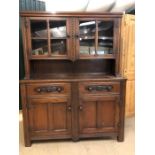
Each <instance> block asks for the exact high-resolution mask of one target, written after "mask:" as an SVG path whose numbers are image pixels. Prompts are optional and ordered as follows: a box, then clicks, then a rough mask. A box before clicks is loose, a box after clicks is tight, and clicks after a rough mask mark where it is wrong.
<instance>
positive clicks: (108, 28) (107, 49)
mask: <svg viewBox="0 0 155 155" xmlns="http://www.w3.org/2000/svg"><path fill="white" fill-rule="evenodd" d="M113 25H114V24H113V21H98V47H97V54H98V55H103V54H112V53H113Z"/></svg>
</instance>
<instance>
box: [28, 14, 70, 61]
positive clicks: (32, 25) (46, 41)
mask: <svg viewBox="0 0 155 155" xmlns="http://www.w3.org/2000/svg"><path fill="white" fill-rule="evenodd" d="M27 22H28V24H27V26H28V27H29V28H28V31H29V33H28V40H29V41H28V42H29V52H30V53H29V54H30V58H31V59H47V58H48V59H68V58H70V57H71V53H70V46H71V30H70V18H45V17H43V18H39V17H31V18H29V20H28V21H27Z"/></svg>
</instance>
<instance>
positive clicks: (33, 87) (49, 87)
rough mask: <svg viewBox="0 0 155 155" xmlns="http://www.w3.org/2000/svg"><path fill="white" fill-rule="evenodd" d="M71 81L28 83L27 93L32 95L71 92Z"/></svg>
mask: <svg viewBox="0 0 155 155" xmlns="http://www.w3.org/2000/svg"><path fill="white" fill-rule="evenodd" d="M70 89H71V88H70V84H69V83H47V84H29V85H27V94H28V95H29V96H31V95H48V96H49V95H67V94H70Z"/></svg>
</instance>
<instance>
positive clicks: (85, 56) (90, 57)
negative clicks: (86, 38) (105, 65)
mask: <svg viewBox="0 0 155 155" xmlns="http://www.w3.org/2000/svg"><path fill="white" fill-rule="evenodd" d="M80 59H115V55H114V54H103V55H88V54H80Z"/></svg>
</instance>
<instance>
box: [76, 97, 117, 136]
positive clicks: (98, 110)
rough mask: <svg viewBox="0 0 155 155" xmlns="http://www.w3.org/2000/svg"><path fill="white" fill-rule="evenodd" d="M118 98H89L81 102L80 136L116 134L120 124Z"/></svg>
mask: <svg viewBox="0 0 155 155" xmlns="http://www.w3.org/2000/svg"><path fill="white" fill-rule="evenodd" d="M118 103H119V97H118V96H102V97H101V96H87V97H84V98H82V99H81V100H80V106H79V109H80V112H79V125H80V135H82V134H95V133H96V134H97V133H101V132H115V131H116V130H117V122H118V114H119V112H118V110H119V109H118Z"/></svg>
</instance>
